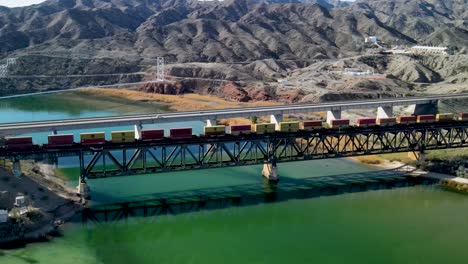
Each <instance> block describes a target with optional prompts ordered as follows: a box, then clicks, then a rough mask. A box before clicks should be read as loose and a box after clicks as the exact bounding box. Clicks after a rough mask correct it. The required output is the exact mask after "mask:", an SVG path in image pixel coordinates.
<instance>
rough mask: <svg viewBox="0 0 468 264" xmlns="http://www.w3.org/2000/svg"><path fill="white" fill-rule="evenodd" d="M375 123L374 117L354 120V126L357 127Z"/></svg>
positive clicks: (371, 125) (370, 125) (369, 125)
mask: <svg viewBox="0 0 468 264" xmlns="http://www.w3.org/2000/svg"><path fill="white" fill-rule="evenodd" d="M376 123H377V119H375V118H358V119H357V121H356V126H358V127H373V126H375V125H376Z"/></svg>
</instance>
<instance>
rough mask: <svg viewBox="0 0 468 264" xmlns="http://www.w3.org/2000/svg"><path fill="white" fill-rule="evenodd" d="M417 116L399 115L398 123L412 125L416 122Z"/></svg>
mask: <svg viewBox="0 0 468 264" xmlns="http://www.w3.org/2000/svg"><path fill="white" fill-rule="evenodd" d="M416 122H417V117H416V116H399V117H397V123H398V124H401V125H411V124H416Z"/></svg>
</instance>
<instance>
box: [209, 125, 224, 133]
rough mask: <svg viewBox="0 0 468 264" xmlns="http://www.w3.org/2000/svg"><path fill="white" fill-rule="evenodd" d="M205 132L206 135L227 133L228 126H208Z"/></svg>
mask: <svg viewBox="0 0 468 264" xmlns="http://www.w3.org/2000/svg"><path fill="white" fill-rule="evenodd" d="M204 130H205V133H206V132H225V131H226V126H206V127H205V128H204Z"/></svg>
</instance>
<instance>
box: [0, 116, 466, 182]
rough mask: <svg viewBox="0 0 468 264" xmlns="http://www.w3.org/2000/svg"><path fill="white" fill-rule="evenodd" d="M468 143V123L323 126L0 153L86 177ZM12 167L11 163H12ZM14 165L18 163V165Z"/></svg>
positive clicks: (367, 153) (401, 150) (0, 155)
mask: <svg viewBox="0 0 468 264" xmlns="http://www.w3.org/2000/svg"><path fill="white" fill-rule="evenodd" d="M462 147H468V122H451V123H434V124H416V125H411V126H408V125H397V126H392V127H373V128H347V129H341V130H337V129H334V130H333V129H323V130H317V131H311V132H309V131H299V132H295V133H279V132H278V133H273V134H263V135H257V134H251V135H244V136H232V135H226V136H221V137H193V138H191V139H178V140H176V139H164V140H160V141H152V142H141V141H137V142H132V143H125V144H113V143H106V144H104V145H99V146H84V145H79V144H76V145H74V146H71V147H62V148H57V147H55V148H49V147H47V145H44V146H37V147H35V148H32V149H22V150H8V149H0V158H4V159H10V160H12V161H13V163H14V164H19V161H20V160H26V159H34V160H54V159H57V158H60V157H70V156H76V157H78V158H79V162H80V176H81V182H86V179H93V178H101V177H110V176H124V175H133V174H144V173H159V172H169V171H180V170H190V169H205V168H219V167H228V166H242V165H253V164H265V163H269V164H272V165H273V166H276V163H279V162H290V161H301V160H314V159H326V158H341V157H350V156H361V155H371V154H384V153H396V152H412V151H413V152H418V153H424V152H425V151H426V150H434V149H447V148H462ZM14 167H15V166H14ZM17 167H18V168H19V165H18V166H17Z"/></svg>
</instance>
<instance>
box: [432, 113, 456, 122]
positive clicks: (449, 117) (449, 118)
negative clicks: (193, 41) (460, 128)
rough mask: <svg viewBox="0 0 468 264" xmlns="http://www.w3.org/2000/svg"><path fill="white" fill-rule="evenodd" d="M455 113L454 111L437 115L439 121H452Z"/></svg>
mask: <svg viewBox="0 0 468 264" xmlns="http://www.w3.org/2000/svg"><path fill="white" fill-rule="evenodd" d="M454 117H455V115H454V114H453V113H443V114H437V115H436V121H437V122H451V121H453V120H454Z"/></svg>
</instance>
